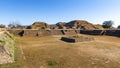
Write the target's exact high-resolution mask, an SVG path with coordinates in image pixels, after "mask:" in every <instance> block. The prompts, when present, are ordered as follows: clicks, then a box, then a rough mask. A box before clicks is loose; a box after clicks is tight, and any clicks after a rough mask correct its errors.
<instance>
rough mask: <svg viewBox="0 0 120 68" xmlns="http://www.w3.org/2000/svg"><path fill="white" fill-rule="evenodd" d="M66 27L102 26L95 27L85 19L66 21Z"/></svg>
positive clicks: (85, 27)
mask: <svg viewBox="0 0 120 68" xmlns="http://www.w3.org/2000/svg"><path fill="white" fill-rule="evenodd" d="M66 27H69V28H74V29H101V28H102V27H100V28H97V27H95V25H93V24H91V23H90V22H88V21H85V20H73V21H70V22H68V23H66Z"/></svg>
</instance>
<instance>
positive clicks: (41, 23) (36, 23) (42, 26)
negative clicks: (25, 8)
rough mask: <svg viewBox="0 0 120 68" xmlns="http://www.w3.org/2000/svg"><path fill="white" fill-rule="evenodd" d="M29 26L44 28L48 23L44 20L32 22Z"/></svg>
mask: <svg viewBox="0 0 120 68" xmlns="http://www.w3.org/2000/svg"><path fill="white" fill-rule="evenodd" d="M31 27H32V29H46V28H49V25H48V24H47V23H45V22H34V23H33V24H32V26H31Z"/></svg>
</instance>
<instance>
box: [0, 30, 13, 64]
mask: <svg viewBox="0 0 120 68" xmlns="http://www.w3.org/2000/svg"><path fill="white" fill-rule="evenodd" d="M14 45H15V42H14V37H13V35H11V34H10V33H8V32H0V64H5V63H12V62H14Z"/></svg>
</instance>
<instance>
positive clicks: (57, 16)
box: [0, 0, 120, 26]
mask: <svg viewBox="0 0 120 68" xmlns="http://www.w3.org/2000/svg"><path fill="white" fill-rule="evenodd" d="M78 19H79V20H87V21H89V22H91V23H94V24H102V23H103V21H106V20H113V21H114V22H115V24H114V26H117V25H120V0H0V24H6V25H7V24H9V23H10V22H12V21H17V22H20V23H21V24H22V25H31V24H32V23H33V22H35V21H43V22H47V23H48V24H55V23H57V22H60V21H61V22H69V21H71V20H78Z"/></svg>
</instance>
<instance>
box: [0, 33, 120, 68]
mask: <svg viewBox="0 0 120 68" xmlns="http://www.w3.org/2000/svg"><path fill="white" fill-rule="evenodd" d="M84 36H89V35H84ZM61 37H62V36H60V35H56V36H46V37H17V41H16V48H17V51H16V52H17V53H16V55H17V56H16V62H15V63H13V64H5V65H1V67H0V68H120V38H118V37H112V36H91V37H94V38H95V41H91V42H79V43H67V42H64V41H61V40H60V38H61Z"/></svg>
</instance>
